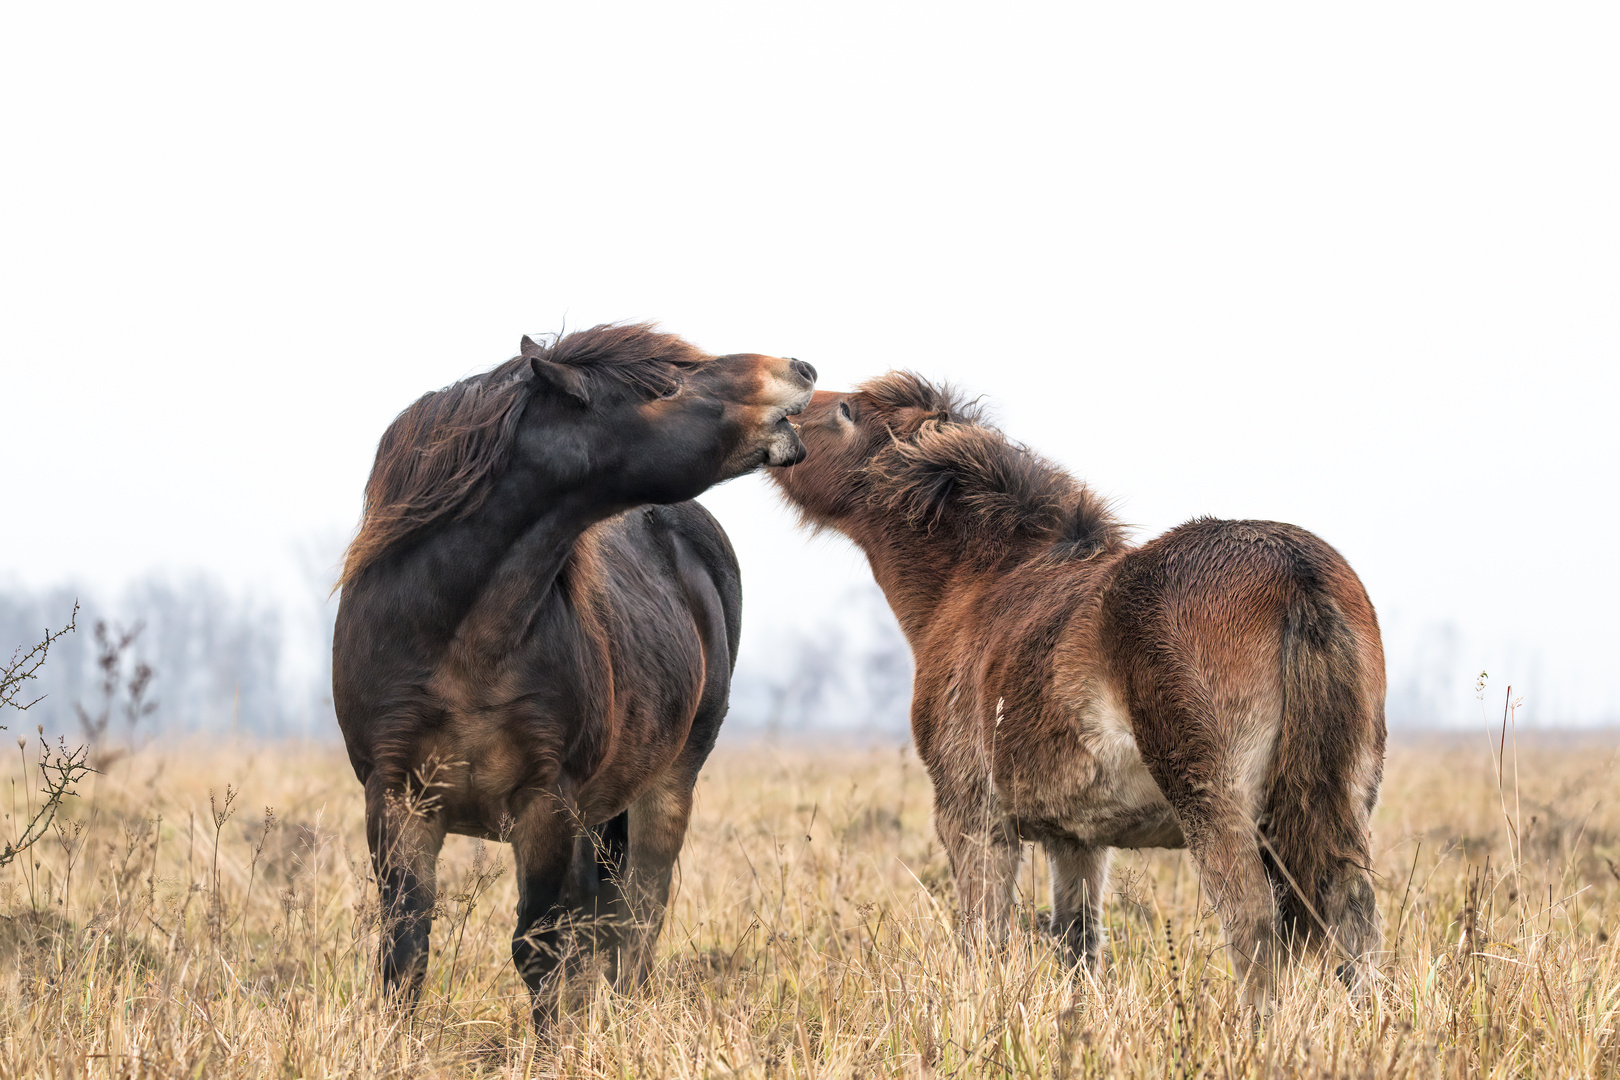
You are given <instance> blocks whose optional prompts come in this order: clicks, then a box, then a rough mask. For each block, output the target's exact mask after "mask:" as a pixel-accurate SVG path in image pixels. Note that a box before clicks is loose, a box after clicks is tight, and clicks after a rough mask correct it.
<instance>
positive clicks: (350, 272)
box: [0, 2, 1620, 723]
mask: <svg viewBox="0 0 1620 1080" xmlns="http://www.w3.org/2000/svg"><path fill="white" fill-rule="evenodd" d="M1617 31H1620V9H1617V8H1615V7H1614V6H1613V5H1601V4H1592V5H1545V4H1538V5H1528V4H1527V5H1518V6H1515V7H1514V8H1511V9H1508V8H1502V7H1498V6H1495V5H1484V4H1478V3H1470V4H1456V5H1427V4H1411V3H1401V4H1389V5H1382V4H1355V5H1335V6H1333V7H1332V8H1329V7H1327V6H1325V5H1301V4H1282V5H1274V6H1271V5H1267V6H1250V5H1235V4H1220V5H1210V4H1198V5H1163V4H1153V5H1146V4H1133V5H1107V6H1106V7H1104V6H1101V5H1097V6H1091V5H1075V4H1062V5H1058V4H1049V5H1048V4H1041V5H1006V4H998V5H978V6H969V7H962V6H951V5H944V4H939V3H929V4H917V5H910V4H879V3H870V2H867V3H859V4H848V5H845V4H830V3H819V4H814V5H809V4H805V5H793V6H788V5H778V4H762V3H748V4H736V5H722V6H715V5H696V4H679V5H675V4H658V5H650V4H649V5H644V4H614V5H611V6H610V5H602V4H584V3H580V4H571V5H556V4H547V5H538V4H525V5H501V4H458V5H453V6H437V7H433V8H427V7H421V8H417V7H412V6H406V5H397V4H391V5H382V6H362V5H347V4H332V3H320V4H300V3H280V4H261V5H226V4H217V3H210V4H197V5H174V4H161V3H159V4H138V5H130V4H117V5H114V4H89V5H82V4H75V5H68V4H10V5H6V6H5V7H4V8H3V9H0V101H3V102H4V104H3V106H0V118H3V120H0V122H3V130H0V469H3V470H4V475H5V482H4V489H5V495H6V506H7V510H6V519H7V520H6V523H5V527H4V529H3V530H0V579H3V578H6V577H10V578H11V579H13V580H15V581H20V582H22V583H24V584H45V583H51V582H58V581H67V580H74V581H84V582H92V583H104V584H105V585H107V586H108V587H112V586H115V585H116V583H118V582H120V581H122V580H124V579H126V578H129V577H131V576H134V575H137V574H140V573H144V572H146V571H147V570H148V569H150V568H152V567H160V568H168V569H171V570H176V571H184V570H186V569H188V568H194V567H199V568H203V569H206V570H208V571H210V572H212V573H215V574H217V575H218V576H220V577H222V578H224V579H226V580H227V581H230V582H234V583H237V584H239V585H240V586H241V587H243V588H244V589H259V590H267V591H272V592H274V591H277V590H285V589H288V588H291V587H292V585H291V584H289V583H290V582H296V581H297V580H298V578H297V575H296V574H295V573H294V572H293V571H292V570H291V569H290V568H291V567H293V566H295V565H296V563H295V559H294V556H293V552H294V551H295V550H296V549H297V548H298V547H299V546H300V545H305V546H307V545H308V544H310V543H311V542H315V543H321V542H323V541H322V540H321V539H319V538H326V539H325V541H324V542H325V543H327V544H328V545H329V546H330V545H331V544H332V542H333V541H332V538H337V542H338V543H340V542H341V538H342V537H343V535H344V534H345V533H346V530H348V529H349V528H350V527H352V525H353V523H354V521H355V519H356V516H357V514H358V511H359V505H360V493H361V488H362V486H363V484H364V481H365V476H366V472H367V469H368V467H369V464H370V458H371V454H372V452H373V449H374V447H375V445H376V440H377V437H378V436H379V434H380V433H381V432H382V430H383V428H384V426H385V425H386V424H387V423H388V421H389V420H390V419H391V418H392V417H393V416H394V415H395V414H396V413H397V412H398V411H399V410H400V409H401V408H402V407H404V406H405V405H406V404H408V403H409V402H410V401H411V400H413V399H414V398H415V397H416V396H418V395H419V394H420V393H422V392H423V391H425V390H428V389H432V388H435V387H438V386H441V385H444V384H445V383H448V382H450V381H453V380H454V379H456V378H459V377H461V376H463V375H466V374H469V373H471V372H474V371H478V370H482V369H484V368H487V367H489V366H490V365H492V364H494V363H496V362H498V361H500V360H502V359H504V358H505V357H507V356H509V355H511V354H512V353H513V352H514V351H515V349H516V346H517V342H518V338H519V336H520V335H521V334H523V333H525V332H528V333H536V332H544V331H548V330H554V329H556V328H557V327H559V326H560V325H562V324H563V321H564V320H565V319H566V320H567V322H568V324H569V325H570V326H574V327H583V326H588V325H590V324H593V323H595V322H599V321H607V320H615V319H643V318H653V319H657V320H660V321H661V322H662V323H663V324H664V325H665V327H666V328H668V329H670V330H673V331H676V332H678V333H681V334H683V335H685V336H687V337H689V338H691V339H692V340H694V341H695V342H697V343H698V344H700V345H702V346H704V347H706V348H708V349H710V350H712V351H715V352H724V351H760V352H773V353H778V354H786V355H793V356H798V357H801V358H803V359H806V360H809V361H811V362H812V363H814V364H815V365H816V366H817V368H818V369H819V370H820V371H821V373H822V385H823V386H826V387H843V386H848V385H850V384H852V383H853V382H856V381H858V380H860V379H862V378H865V377H867V376H869V375H872V374H875V373H877V372H880V371H883V370H885V369H887V368H890V367H902V366H903V367H912V368H915V369H917V370H919V371H922V372H924V373H926V374H928V375H930V376H936V377H942V378H948V379H951V380H954V381H957V382H959V383H960V384H962V385H963V386H965V387H967V388H969V389H971V390H972V391H974V392H977V393H983V394H985V395H986V396H987V397H988V398H989V399H990V400H991V401H993V402H994V403H995V405H996V407H997V410H998V414H999V416H1000V418H1001V421H1002V423H1003V426H1004V427H1005V428H1006V429H1007V430H1008V431H1009V432H1010V433H1011V434H1013V435H1014V436H1015V437H1018V438H1020V439H1022V440H1024V441H1025V442H1027V443H1029V444H1031V445H1032V446H1034V447H1035V448H1037V449H1039V450H1041V451H1043V452H1044V453H1046V454H1048V455H1049V456H1051V457H1054V458H1056V459H1058V460H1059V461H1061V462H1063V463H1064V464H1065V465H1067V466H1069V467H1071V468H1072V469H1074V470H1075V471H1076V472H1077V473H1078V474H1079V475H1081V476H1083V477H1084V478H1086V479H1087V480H1088V481H1089V482H1091V483H1092V484H1093V485H1094V486H1096V487H1097V488H1099V489H1101V490H1102V491H1104V492H1106V493H1108V494H1110V495H1112V496H1114V497H1116V498H1117V499H1118V502H1119V505H1120V507H1121V509H1122V511H1123V513H1124V515H1125V517H1126V518H1127V519H1128V520H1130V521H1132V522H1135V523H1137V524H1139V525H1140V526H1141V535H1143V536H1146V535H1151V534H1152V533H1155V532H1158V531H1160V530H1163V529H1165V528H1167V527H1169V526H1171V525H1173V524H1175V523H1176V522H1178V521H1181V520H1184V519H1185V518H1187V517H1190V516H1192V515H1194V514H1204V513H1209V514H1217V515H1221V516H1230V517H1238V516H1246V517H1265V518H1276V519H1281V520H1287V521H1292V522H1295V523H1298V524H1300V525H1303V526H1305V527H1307V528H1310V529H1313V530H1315V531H1316V532H1318V533H1320V534H1321V535H1322V536H1323V537H1325V538H1327V539H1328V540H1329V541H1330V542H1331V543H1333V544H1335V545H1336V546H1338V547H1339V548H1340V549H1341V550H1342V551H1343V552H1344V553H1345V554H1346V555H1347V556H1348V557H1349V558H1350V560H1351V562H1352V564H1353V565H1354V566H1355V567H1356V568H1357V570H1358V571H1359V572H1360V573H1361V575H1362V577H1363V579H1364V580H1365V582H1366V584H1367V587H1368V589H1369V591H1370V592H1371V594H1372V597H1373V600H1374V602H1375V603H1376V604H1377V605H1378V607H1379V610H1380V613H1381V615H1382V616H1383V617H1384V620H1385V625H1386V633H1387V638H1388V642H1389V645H1390V647H1391V669H1392V672H1396V671H1399V670H1403V668H1402V665H1403V664H1409V663H1410V662H1412V661H1411V657H1412V656H1414V655H1416V654H1417V653H1418V652H1420V651H1422V650H1423V649H1424V648H1426V647H1427V646H1426V645H1425V642H1426V641H1428V640H1429V638H1431V637H1432V636H1433V633H1434V632H1435V629H1436V628H1438V627H1441V626H1443V625H1446V624H1450V625H1452V626H1454V627H1455V628H1456V629H1457V631H1458V633H1459V635H1460V637H1459V640H1460V642H1461V644H1460V645H1459V646H1458V649H1457V654H1456V655H1455V656H1453V657H1452V658H1451V663H1452V668H1453V669H1454V671H1453V674H1454V675H1455V676H1456V677H1455V678H1454V679H1453V684H1454V685H1453V686H1452V690H1454V693H1452V697H1453V698H1454V699H1455V702H1454V703H1455V705H1456V708H1457V710H1458V711H1459V712H1460V713H1463V714H1468V715H1477V711H1476V712H1472V713H1469V712H1468V710H1477V708H1478V706H1477V705H1475V704H1474V703H1473V701H1472V700H1471V698H1472V690H1471V679H1470V678H1469V677H1468V673H1469V672H1477V671H1478V670H1479V669H1480V668H1482V667H1485V668H1489V669H1490V670H1491V672H1492V676H1493V682H1494V683H1496V684H1498V685H1499V684H1500V683H1501V682H1504V681H1512V682H1514V683H1515V684H1516V685H1518V686H1520V687H1522V688H1523V690H1524V692H1525V693H1526V695H1527V698H1528V705H1529V707H1530V708H1531V710H1532V713H1533V715H1534V716H1536V717H1537V718H1539V719H1540V720H1542V722H1549V723H1550V722H1560V721H1563V722H1571V721H1580V722H1593V721H1597V720H1601V719H1610V720H1617V719H1620V678H1617V677H1616V672H1615V658H1616V656H1617V655H1620V629H1617V628H1616V618H1615V612H1616V610H1617V608H1620V573H1617V571H1616V568H1615V559H1614V552H1615V537H1616V535H1620V509H1617V506H1616V499H1615V488H1616V483H1615V471H1616V470H1615V466H1616V462H1617V460H1620V454H1617V449H1620V448H1617V436H1616V427H1617V425H1616V424H1615V422H1614V419H1613V414H1614V410H1615V399H1616V390H1617V389H1620V378H1617V376H1616V374H1615V363H1616V359H1617V356H1620V303H1617V301H1620V198H1617V195H1616V193H1617V192H1620V127H1617V123H1616V121H1617V118H1620V65H1617V64H1616V63H1615V59H1614V58H1615V57H1616V56H1620V32H1617ZM706 501H707V502H708V503H709V505H710V506H711V507H713V508H714V509H715V510H716V512H717V513H718V514H719V515H720V516H721V519H722V521H723V522H724V524H725V525H726V526H727V528H728V529H729V530H730V531H731V533H732V536H733V538H734V540H735V541H736V543H737V545H738V547H739V550H740V551H741V553H742V556H743V559H744V562H745V566H744V570H745V574H746V581H745V585H746V588H747V590H748V597H749V606H748V609H747V611H746V613H745V619H746V622H747V625H748V627H749V629H748V634H749V637H748V639H747V644H746V648H747V653H746V656H747V658H748V662H749V663H756V664H769V663H771V662H774V661H773V659H772V657H773V649H774V648H776V646H775V645H773V644H772V643H773V642H780V641H782V640H784V636H783V635H785V634H787V633H788V632H789V631H790V630H791V628H793V627H794V626H804V627H808V626H811V625H813V624H814V622H815V619H816V617H817V616H818V613H824V612H826V611H828V610H831V609H833V608H834V607H835V606H836V605H837V603H838V602H839V600H838V598H839V597H840V596H842V595H844V594H845V592H846V590H847V589H848V588H849V586H850V585H851V584H853V583H855V582H857V581H859V580H861V579H862V578H863V577H864V576H865V573H866V572H865V569H864V566H863V564H862V563H861V561H860V559H859V557H858V556H855V555H853V554H852V553H851V552H850V551H849V550H847V549H846V548H844V547H842V546H840V545H838V544H835V543H832V542H829V541H826V540H820V541H811V540H808V539H807V538H805V537H803V536H801V535H799V534H798V533H796V532H795V531H794V530H793V529H792V527H791V521H790V519H789V517H788V515H787V514H786V513H785V512H783V511H782V510H780V509H779V508H778V507H777V506H776V505H775V501H774V499H773V498H772V497H771V496H770V495H769V494H768V493H767V491H766V489H765V487H764V485H763V483H762V482H761V481H759V480H757V479H749V480H744V481H739V482H737V483H734V484H731V485H728V486H727V487H725V488H722V489H720V490H718V491H716V492H715V493H713V494H711V495H710V496H709V497H708V498H707V500H706ZM336 555H337V552H336V550H331V551H330V557H331V559H333V560H334V561H335V559H336ZM1451 692H1452V691H1450V690H1448V693H1451Z"/></svg>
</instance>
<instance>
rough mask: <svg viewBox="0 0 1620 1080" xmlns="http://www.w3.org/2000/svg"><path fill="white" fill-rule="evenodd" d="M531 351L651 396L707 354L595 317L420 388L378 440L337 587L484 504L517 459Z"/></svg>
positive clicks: (529, 391) (647, 326)
mask: <svg viewBox="0 0 1620 1080" xmlns="http://www.w3.org/2000/svg"><path fill="white" fill-rule="evenodd" d="M531 357H534V358H537V359H540V360H545V361H550V362H551V363H554V364H564V365H567V366H569V367H573V368H577V369H578V370H579V371H580V372H581V374H583V375H584V376H585V377H586V379H587V380H594V379H608V380H612V381H614V382H617V383H619V384H621V385H624V386H628V387H631V388H632V389H634V390H635V391H637V392H638V393H641V394H644V395H647V396H655V395H657V394H662V393H665V392H667V391H668V390H670V389H671V388H673V386H674V385H675V383H676V381H677V379H678V371H679V370H680V369H681V368H685V367H691V366H693V365H696V364H700V363H703V362H705V361H707V360H708V359H710V357H709V356H708V354H706V353H704V352H703V351H702V350H700V349H698V348H696V347H695V346H693V345H690V344H688V343H687V342H685V341H683V340H682V339H680V338H679V337H676V336H675V335H674V334H665V333H660V332H659V331H658V329H657V328H656V327H655V326H653V325H652V324H651V323H632V324H626V325H606V326H597V327H593V328H591V329H590V330H579V331H576V332H574V333H572V334H565V335H563V334H560V335H556V336H554V337H551V338H550V339H549V340H547V341H546V342H544V343H543V344H540V345H535V344H534V343H531V342H529V341H528V340H527V339H525V347H524V350H523V354H522V355H518V356H515V357H513V358H512V359H510V360H508V361H506V362H505V363H503V364H499V365H497V366H496V367H494V368H493V369H491V370H489V371H486V372H484V373H483V374H482V375H474V376H472V377H470V378H466V379H462V380H461V381H460V382H457V383H452V384H451V385H449V386H447V387H445V388H444V389H442V390H433V391H430V392H428V393H426V394H423V395H422V396H421V397H420V398H418V399H417V400H416V402H415V403H414V404H412V405H411V406H410V407H409V408H407V409H406V410H405V411H404V412H402V413H400V414H399V416H397V417H396V418H395V419H394V422H393V423H392V424H390V425H388V430H387V431H385V432H383V437H382V440H381V441H380V442H379V443H378V444H377V459H376V461H375V463H374V464H373V465H372V467H371V477H370V478H369V479H368V480H367V481H366V495H365V504H364V510H363V512H362V514H361V519H360V529H359V531H358V532H357V533H356V534H355V537H354V540H353V542H351V543H350V544H349V548H348V551H347V552H346V553H345V554H344V558H343V575H342V577H341V578H340V579H339V580H338V587H339V588H342V587H343V586H345V585H348V584H349V583H350V582H352V581H354V579H355V578H356V577H358V576H359V575H360V574H361V572H363V571H364V570H365V569H366V567H368V566H370V565H371V564H372V563H374V562H376V561H377V559H378V558H379V557H381V555H382V554H383V552H384V551H386V550H387V549H388V548H389V547H390V546H392V545H393V544H395V543H397V542H398V541H399V540H401V539H403V538H404V537H406V536H408V535H410V534H412V533H414V532H417V531H418V530H420V529H422V528H424V527H426V526H427V525H430V524H432V523H434V522H436V521H439V520H440V519H442V518H445V517H449V516H452V515H453V516H455V517H465V516H467V515H468V514H471V513H473V512H474V511H475V510H477V509H478V508H479V507H480V506H482V505H483V503H484V499H485V498H487V497H488V495H489V490H490V487H491V486H492V483H493V481H494V479H495V477H496V476H498V475H499V474H500V473H501V472H503V471H504V470H505V468H506V466H507V463H508V461H509V460H510V458H511V452H512V442H513V440H514V438H515V437H516V435H517V428H518V421H519V420H520V419H522V416H523V408H524V406H525V405H527V404H528V403H529V399H530V397H531V396H532V395H533V393H534V387H535V378H534V373H533V371H532V369H531V367H530V358H531Z"/></svg>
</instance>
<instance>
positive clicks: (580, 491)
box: [341, 323, 816, 584]
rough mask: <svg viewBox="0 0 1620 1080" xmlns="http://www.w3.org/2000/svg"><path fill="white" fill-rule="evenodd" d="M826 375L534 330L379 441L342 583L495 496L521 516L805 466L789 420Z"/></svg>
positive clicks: (412, 411)
mask: <svg viewBox="0 0 1620 1080" xmlns="http://www.w3.org/2000/svg"><path fill="white" fill-rule="evenodd" d="M815 378H816V370H815V368H813V367H811V366H810V365H809V364H807V363H805V362H804V361H802V360H794V359H791V358H783V357H776V356H761V355H758V354H756V353H740V354H736V355H731V356H710V355H708V354H707V353H704V352H703V351H702V350H700V349H698V348H696V347H694V346H692V345H690V344H688V343H687V342H685V341H683V340H682V339H680V338H678V337H676V336H675V335H674V334H664V333H660V332H659V331H658V330H657V329H656V328H655V327H653V326H651V325H648V324H645V323H640V324H632V325H609V326H598V327H595V328H593V329H590V330H583V331H578V332H575V333H572V334H567V335H561V336H559V337H557V338H555V339H552V340H549V341H546V342H544V343H541V342H536V341H534V340H533V339H531V338H528V337H525V338H524V339H523V343H522V346H521V349H520V351H519V353H518V355H517V356H515V357H513V358H512V359H510V360H508V361H507V362H506V363H504V364H501V365H499V366H498V367H496V368H494V369H493V370H492V371H488V372H486V373H484V374H482V375H476V376H473V377H472V378H469V379H463V380H462V381H461V382H458V383H455V384H454V385H451V386H447V387H445V388H444V389H443V390H435V391H433V392H432V393H429V394H424V395H423V396H422V397H421V398H420V399H418V400H417V401H416V402H415V403H414V404H413V405H411V406H410V407H409V408H408V409H406V410H405V411H404V412H402V413H400V414H399V416H398V417H397V418H396V419H395V420H394V422H393V423H392V424H390V425H389V427H388V430H387V431H386V432H384V433H383V437H382V441H381V442H380V443H379V444H378V446H377V459H376V462H375V464H373V466H372V470H371V477H370V479H369V480H368V481H367V482H366V501H365V514H364V518H363V519H362V521H361V525H360V531H359V532H358V533H357V534H356V536H355V538H354V542H353V543H352V544H350V546H349V551H348V554H347V556H346V557H345V559H344V568H343V577H342V581H341V584H347V583H348V582H350V581H352V580H354V578H355V576H356V575H358V574H359V573H360V572H361V571H362V570H364V569H365V567H366V566H368V565H370V563H372V562H373V561H375V560H376V559H377V558H378V557H379V556H380V555H381V554H382V553H383V552H384V551H385V550H386V549H387V548H389V547H390V546H391V545H392V544H394V543H395V542H396V541H398V540H400V539H402V538H404V537H406V536H408V535H411V534H413V533H415V532H417V531H418V530H420V529H423V528H425V527H427V526H429V525H432V524H434V523H436V522H439V521H442V520H445V519H451V518H465V517H467V516H468V515H470V514H472V513H474V512H475V511H478V510H479V509H480V508H481V507H484V506H485V505H486V504H490V501H491V499H492V498H493V499H495V500H496V502H495V503H494V504H492V505H494V506H496V507H497V508H498V509H501V510H502V511H505V512H510V513H514V514H518V515H522V514H523V513H525V512H526V506H527V504H529V503H535V502H536V501H538V502H537V503H536V504H537V505H555V504H556V503H557V502H558V501H559V500H565V499H566V500H571V501H573V502H575V503H576V504H579V503H588V504H590V505H591V506H600V507H605V508H614V507H629V506H634V505H638V504H641V503H673V502H681V501H683V500H686V499H690V498H693V497H694V496H696V495H699V494H701V493H702V492H703V491H705V490H706V489H707V488H709V487H711V486H713V485H714V484H717V483H719V482H721V481H722V480H729V479H731V478H732V477H735V476H740V475H742V474H743V473H746V472H749V471H751V470H753V469H755V468H758V467H759V466H761V465H792V464H795V463H796V462H798V461H800V460H802V459H803V457H804V444H803V443H802V442H801V441H800V440H799V435H798V431H797V429H796V428H795V426H794V425H793V423H792V422H791V421H790V420H789V419H788V417H790V416H794V415H796V414H797V413H798V412H799V411H800V410H802V409H803V408H804V406H805V405H806V404H807V403H808V402H809V400H810V395H811V392H812V390H813V389H814V387H815ZM497 492H498V493H497Z"/></svg>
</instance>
